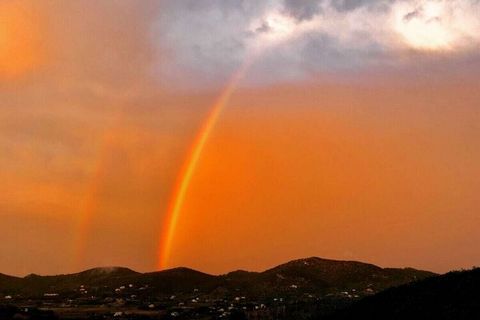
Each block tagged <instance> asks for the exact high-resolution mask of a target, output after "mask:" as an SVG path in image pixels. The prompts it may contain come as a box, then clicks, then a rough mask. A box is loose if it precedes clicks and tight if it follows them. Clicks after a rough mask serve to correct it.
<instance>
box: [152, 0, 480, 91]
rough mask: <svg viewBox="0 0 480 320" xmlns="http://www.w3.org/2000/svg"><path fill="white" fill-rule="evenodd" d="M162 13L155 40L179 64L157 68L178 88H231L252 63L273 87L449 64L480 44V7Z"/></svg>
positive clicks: (312, 1)
mask: <svg viewBox="0 0 480 320" xmlns="http://www.w3.org/2000/svg"><path fill="white" fill-rule="evenodd" d="M163 12H164V14H162V15H161V17H160V19H159V22H158V23H157V25H156V28H155V32H154V37H155V39H156V41H158V43H161V44H162V47H163V48H164V49H167V50H168V51H169V52H170V54H171V57H172V58H171V59H169V60H168V61H167V63H163V64H160V67H159V68H158V70H160V71H159V74H160V77H161V78H162V79H168V81H169V82H170V81H173V82H174V83H175V82H177V81H179V82H180V83H184V84H185V83H188V82H189V81H188V80H186V79H185V76H182V75H184V74H189V75H190V77H193V78H194V79H195V81H199V82H201V83H202V84H209V83H216V82H218V81H219V80H220V82H223V81H224V80H226V79H228V77H229V75H230V74H232V72H234V71H235V70H236V69H237V68H239V66H241V65H242V64H243V63H244V62H245V60H247V59H251V57H252V56H254V57H255V61H256V63H255V64H254V66H253V67H252V70H251V72H250V75H251V76H250V78H251V79H250V81H251V82H260V83H265V82H267V83H271V82H276V81H278V80H287V81H288V80H296V79H299V78H302V79H303V78H306V77H309V76H311V75H312V74H318V73H335V74H341V73H348V72H352V71H353V72H355V71H359V70H360V71H361V70H369V69H375V68H385V67H388V68H404V67H411V66H415V65H418V64H420V63H421V64H424V63H425V62H426V61H429V60H436V61H438V59H439V58H441V59H440V60H442V61H441V63H443V64H445V63H450V62H451V61H457V60H458V59H464V58H465V56H471V55H475V53H474V52H475V49H478V47H479V44H480V32H479V30H480V18H479V17H480V2H479V1H477V0H399V1H372V0H358V1H355V0H343V1H333V0H269V1H261V2H259V1H234V0H227V1H224V0H205V1H194V0H184V1H173V0H171V1H167V2H166V3H165V4H164V10H163ZM192 75H195V76H192ZM197 85H198V83H197Z"/></svg>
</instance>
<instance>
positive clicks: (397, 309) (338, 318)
mask: <svg viewBox="0 0 480 320" xmlns="http://www.w3.org/2000/svg"><path fill="white" fill-rule="evenodd" d="M328 319H330V320H346V319H391V320H395V319H452V320H453V319H480V269H474V270H471V271H457V272H450V273H447V274H445V275H441V276H435V277H430V278H428V279H424V280H422V281H417V282H414V283H410V284H406V285H403V286H400V287H395V288H390V289H387V290H385V291H383V292H380V293H378V294H376V295H374V296H371V297H367V298H364V299H362V300H360V301H358V302H356V303H354V304H353V305H351V306H350V307H348V308H346V309H344V310H342V311H340V312H338V313H336V314H334V315H333V316H331V317H330V318H328Z"/></svg>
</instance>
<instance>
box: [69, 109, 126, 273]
mask: <svg viewBox="0 0 480 320" xmlns="http://www.w3.org/2000/svg"><path fill="white" fill-rule="evenodd" d="M120 121H121V120H120V115H117V116H114V119H113V120H112V123H114V124H113V125H110V126H109V128H108V129H107V130H106V131H105V132H104V134H103V137H102V142H101V145H100V147H99V155H98V157H97V159H96V162H95V163H94V166H93V174H92V178H91V179H90V182H89V184H88V185H87V187H86V190H85V199H84V201H83V203H82V206H81V208H80V209H81V211H80V217H79V221H78V224H77V227H76V232H75V238H74V240H73V261H72V264H73V265H72V267H73V268H74V269H75V270H79V269H80V268H82V267H84V263H83V262H84V261H83V260H84V258H85V253H86V244H87V237H88V234H89V232H90V226H91V225H92V221H93V219H94V216H95V214H96V213H97V211H98V207H99V193H100V192H101V188H102V185H103V183H104V181H105V176H106V174H107V168H108V159H109V156H110V154H111V153H112V149H113V148H114V144H115V138H116V133H117V131H118V123H119V122H120Z"/></svg>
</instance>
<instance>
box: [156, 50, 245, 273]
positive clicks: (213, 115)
mask: <svg viewBox="0 0 480 320" xmlns="http://www.w3.org/2000/svg"><path fill="white" fill-rule="evenodd" d="M245 61H246V62H245V63H244V64H243V65H242V66H241V67H240V68H239V70H238V71H237V72H235V73H234V74H233V76H232V77H231V79H230V81H229V82H228V84H227V86H226V87H225V88H224V89H223V91H222V93H221V94H220V96H219V97H218V98H217V99H215V103H214V104H213V106H212V107H211V109H210V112H209V113H208V115H207V117H206V119H205V121H204V122H203V124H202V126H201V127H200V130H199V132H198V134H197V136H196V138H195V139H194V142H193V144H192V147H191V149H190V151H189V153H188V156H187V158H186V161H185V163H184V165H183V168H182V170H181V171H180V174H179V175H178V178H177V182H176V184H175V187H174V189H173V193H172V196H171V199H170V201H169V205H168V210H167V215H166V218H165V219H164V221H162V222H163V225H162V228H161V229H163V231H162V232H161V234H160V242H159V246H158V247H159V252H158V268H159V269H160V270H164V269H167V268H168V267H169V259H170V255H171V251H172V243H173V237H174V234H175V230H176V228H177V225H178V220H179V217H180V212H181V210H182V207H183V204H184V202H185V198H186V195H187V191H188V187H189V185H190V182H191V180H192V177H193V174H194V173H195V170H196V168H197V166H198V163H199V160H200V157H201V155H202V152H203V150H204V148H205V145H206V144H207V141H208V140H209V138H210V135H211V134H212V131H213V128H214V127H215V124H216V123H217V121H218V118H219V117H220V114H221V113H222V110H223V109H224V108H225V106H226V105H227V104H228V102H229V101H230V98H231V97H232V94H233V93H234V92H235V89H236V88H237V86H238V84H239V82H240V81H241V80H242V78H243V77H244V75H245V73H246V72H247V70H248V68H249V67H250V65H251V63H252V62H253V59H252V58H251V59H246V60H245Z"/></svg>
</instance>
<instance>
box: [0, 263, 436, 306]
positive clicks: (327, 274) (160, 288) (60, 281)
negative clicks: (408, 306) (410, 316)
mask: <svg viewBox="0 0 480 320" xmlns="http://www.w3.org/2000/svg"><path fill="white" fill-rule="evenodd" d="M433 275H434V274H433V273H431V272H427V271H420V270H415V269H392V268H380V267H378V266H375V265H372V264H367V263H361V262H354V261H336V260H327V259H321V258H308V259H301V260H295V261H291V262H288V263H286V264H282V265H280V266H277V267H275V268H272V269H269V270H266V271H264V272H246V271H235V272H231V273H228V274H226V275H220V276H214V275H209V274H205V273H202V272H198V271H195V270H191V269H188V268H176V269H171V270H165V271H160V272H152V273H138V272H135V271H133V270H130V269H127V268H118V267H116V268H96V269H91V270H87V271H84V272H80V273H76V274H70V275H58V276H39V275H29V276H27V277H24V278H16V277H9V276H4V275H1V276H0V294H2V295H12V296H15V295H17V296H21V297H24V298H25V297H37V298H38V297H43V296H52V295H58V296H78V295H88V296H108V295H116V296H118V295H122V294H125V295H129V296H130V295H132V294H135V295H138V296H140V295H142V296H148V295H150V296H153V295H155V296H162V295H165V296H166V295H172V294H175V295H181V294H190V293H192V292H198V295H211V296H212V297H215V296H226V295H248V296H249V297H255V298H259V299H263V298H267V297H271V296H295V295H304V294H307V293H308V294H310V295H315V296H317V297H320V296H322V295H339V294H341V295H344V296H349V297H351V298H354V297H355V298H358V297H361V296H363V295H369V294H373V293H375V292H378V291H381V290H384V289H386V288H389V287H392V286H398V285H402V284H405V283H409V282H412V281H415V280H420V279H424V278H427V277H430V276H433Z"/></svg>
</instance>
